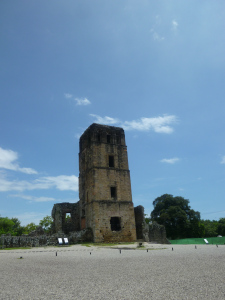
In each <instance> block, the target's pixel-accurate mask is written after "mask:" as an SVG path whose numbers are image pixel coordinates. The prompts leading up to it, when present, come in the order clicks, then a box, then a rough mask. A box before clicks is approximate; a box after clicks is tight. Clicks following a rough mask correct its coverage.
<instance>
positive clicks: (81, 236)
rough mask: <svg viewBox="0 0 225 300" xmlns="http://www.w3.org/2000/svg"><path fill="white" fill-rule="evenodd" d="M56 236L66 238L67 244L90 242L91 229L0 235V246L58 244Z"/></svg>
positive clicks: (91, 239)
mask: <svg viewBox="0 0 225 300" xmlns="http://www.w3.org/2000/svg"><path fill="white" fill-rule="evenodd" d="M58 238H68V241H69V244H78V243H83V242H92V241H93V234H92V231H91V229H83V230H81V231H75V232H70V233H69V234H64V233H56V234H53V235H46V234H42V235H34V234H33V233H32V236H30V235H26V234H25V235H22V236H11V235H10V234H7V235H4V234H3V235H2V236H1V238H0V248H14V247H44V246H56V245H58Z"/></svg>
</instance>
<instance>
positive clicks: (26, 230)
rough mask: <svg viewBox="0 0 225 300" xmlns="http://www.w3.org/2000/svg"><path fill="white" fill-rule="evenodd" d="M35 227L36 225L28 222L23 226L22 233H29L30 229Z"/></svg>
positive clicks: (32, 229)
mask: <svg viewBox="0 0 225 300" xmlns="http://www.w3.org/2000/svg"><path fill="white" fill-rule="evenodd" d="M36 228H37V225H36V224H34V223H29V224H27V225H26V226H25V227H24V233H25V234H29V233H30V232H31V231H34V230H35V229H36Z"/></svg>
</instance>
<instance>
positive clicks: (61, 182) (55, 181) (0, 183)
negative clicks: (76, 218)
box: [0, 175, 78, 192]
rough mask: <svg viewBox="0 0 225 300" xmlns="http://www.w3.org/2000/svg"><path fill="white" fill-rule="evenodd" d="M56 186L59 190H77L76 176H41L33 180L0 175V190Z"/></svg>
mask: <svg viewBox="0 0 225 300" xmlns="http://www.w3.org/2000/svg"><path fill="white" fill-rule="evenodd" d="M52 188H56V189H58V190H60V191H78V177H77V176H75V175H71V176H67V175H60V176H56V177H51V176H50V177H41V178H38V179H36V180H33V181H26V180H13V181H9V180H8V179H7V178H6V177H4V175H2V176H1V177H0V192H6V191H20V192H22V191H25V190H43V189H45V190H46V189H52Z"/></svg>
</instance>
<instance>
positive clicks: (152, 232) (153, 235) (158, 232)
mask: <svg viewBox="0 0 225 300" xmlns="http://www.w3.org/2000/svg"><path fill="white" fill-rule="evenodd" d="M149 241H150V242H154V243H160V244H170V242H169V240H168V239H167V238H166V229H165V226H163V225H159V224H158V223H156V222H152V224H149Z"/></svg>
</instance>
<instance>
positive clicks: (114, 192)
mask: <svg viewBox="0 0 225 300" xmlns="http://www.w3.org/2000/svg"><path fill="white" fill-rule="evenodd" d="M110 190H111V198H113V199H116V187H115V186H111V188H110Z"/></svg>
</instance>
